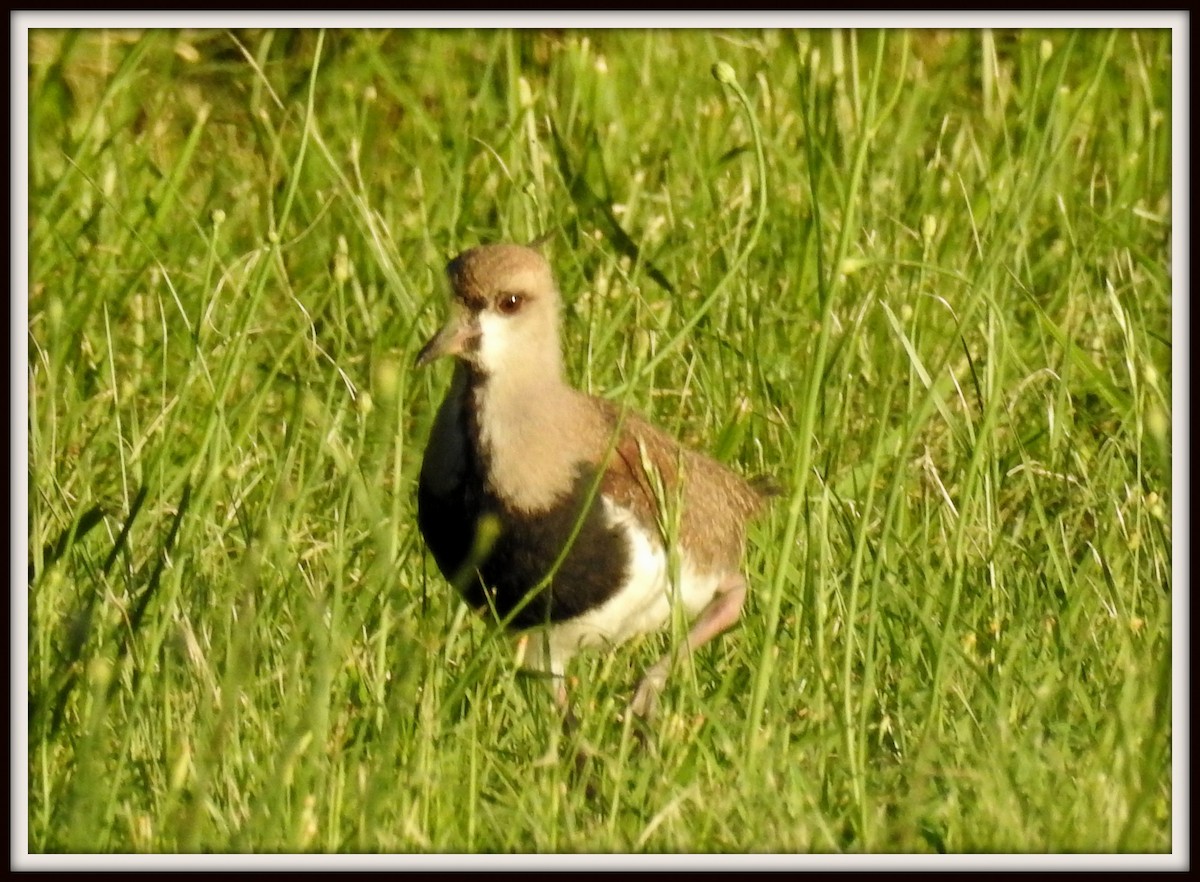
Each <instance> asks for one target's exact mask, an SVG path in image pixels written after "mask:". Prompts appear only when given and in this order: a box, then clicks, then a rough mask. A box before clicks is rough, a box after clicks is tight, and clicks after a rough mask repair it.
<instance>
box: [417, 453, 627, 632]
mask: <svg viewBox="0 0 1200 882" xmlns="http://www.w3.org/2000/svg"><path fill="white" fill-rule="evenodd" d="M470 449H471V446H470V445H467V450H468V451H469V450H470ZM462 465H463V466H465V467H464V468H463V470H462V472H461V473H460V474H461V480H459V481H457V482H456V483H455V484H454V485H453V487H452V488H447V490H448V492H442V493H435V492H434V491H433V489H432V488H431V487H430V486H428V484H427V482H426V481H424V480H423V481H422V482H421V484H420V486H419V488H418V491H417V522H418V524H419V526H420V528H421V533H422V534H423V535H424V537H425V541H426V543H427V544H428V545H429V549H430V551H431V552H432V553H433V557H434V560H436V561H437V564H438V568H439V569H440V570H441V571H442V574H443V575H444V576H445V577H446V578H447V579H448V580H450V581H451V582H452V583H454V585H455V587H456V588H457V589H458V590H459V591H460V592H461V593H462V595H463V597H464V598H465V599H466V601H467V602H468V603H470V604H471V605H472V606H474V607H477V608H479V607H485V606H488V605H489V604H490V605H492V606H494V607H495V610H496V613H497V614H498V615H499V616H500V618H501V619H505V620H508V619H509V617H510V616H511V617H512V618H511V625H512V627H514V628H528V627H532V626H534V625H538V624H542V623H546V622H560V621H564V620H566V619H571V618H574V617H576V616H578V615H581V614H583V613H585V612H587V611H588V610H590V609H594V608H595V607H597V606H599V605H600V604H602V603H604V601H606V600H607V599H608V598H610V597H611V596H612V595H613V594H615V593H616V591H617V590H618V589H619V588H620V586H621V585H622V584H623V583H624V581H625V579H626V576H627V573H628V570H629V557H630V551H629V543H628V539H627V538H626V536H625V535H624V533H623V532H622V530H621V528H619V527H615V526H613V525H611V524H610V523H608V519H607V518H606V517H605V516H604V509H603V506H602V503H601V501H600V495H599V492H598V489H597V488H596V486H595V485H596V481H597V474H596V470H595V469H594V468H592V467H590V466H587V465H581V466H580V467H579V469H578V470H577V472H576V476H575V480H574V482H573V484H572V486H571V487H570V488H569V489H568V490H567V492H565V493H564V494H563V495H562V496H561V497H559V499H558V501H557V502H556V503H555V504H554V505H553V506H551V507H550V508H549V509H547V510H545V511H542V512H537V513H533V514H530V513H527V512H520V511H515V510H513V509H512V508H511V507H509V506H507V505H505V504H504V502H503V501H502V500H500V499H499V498H497V497H496V495H495V494H493V493H491V492H489V491H488V489H487V487H486V482H485V481H484V480H483V479H482V475H481V472H482V469H481V467H480V463H479V461H478V459H477V458H476V457H475V456H473V455H471V454H468V455H467V461H466V462H464V463H462ZM489 524H490V526H489ZM477 542H478V544H479V547H476V543H477ZM564 551H565V554H564ZM560 558H561V560H560Z"/></svg>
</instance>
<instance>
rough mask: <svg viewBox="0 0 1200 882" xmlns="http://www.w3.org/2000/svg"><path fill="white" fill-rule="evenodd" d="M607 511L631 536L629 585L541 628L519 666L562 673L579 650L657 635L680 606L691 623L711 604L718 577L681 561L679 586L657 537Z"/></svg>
mask: <svg viewBox="0 0 1200 882" xmlns="http://www.w3.org/2000/svg"><path fill="white" fill-rule="evenodd" d="M604 507H605V511H606V513H607V514H608V516H609V518H610V519H611V520H612V522H613V523H614V524H617V525H620V526H621V527H622V528H623V529H624V530H625V532H626V534H627V535H628V537H629V543H630V560H629V574H628V578H627V580H626V582H625V584H624V585H623V586H622V587H621V588H620V590H618V591H617V593H616V594H614V595H613V596H612V597H610V598H609V599H608V600H607V601H605V602H604V603H603V604H601V605H600V606H598V607H596V608H595V609H593V610H590V611H589V612H586V613H584V614H583V615H581V616H578V617H576V618H574V619H571V620H569V621H566V622H560V623H558V624H555V625H551V626H550V627H548V628H539V629H536V630H534V631H531V632H529V633H528V634H526V635H524V636H523V637H522V640H521V645H520V651H519V662H520V663H521V664H522V665H524V666H525V667H528V668H533V669H536V670H540V671H545V672H548V673H554V674H559V675H561V674H562V673H564V671H565V668H566V664H567V662H568V661H569V660H570V658H571V656H573V655H574V654H575V653H576V652H578V651H579V650H581V649H589V648H593V647H598V646H613V645H616V644H618V643H622V642H624V641H625V640H628V639H629V638H631V637H635V636H637V635H639V634H649V633H651V632H653V631H657V630H658V629H659V628H661V627H663V626H664V625H666V624H667V623H668V622H669V621H670V620H671V609H672V606H673V605H674V604H676V603H677V604H678V605H679V606H680V608H681V609H682V611H683V614H684V617H685V618H686V619H691V618H692V617H694V616H695V615H696V614H697V613H699V612H700V610H702V609H704V607H705V606H707V605H708V602H709V601H710V600H712V598H713V595H714V594H715V593H716V591H717V588H718V586H719V585H720V584H721V577H720V575H719V574H715V573H702V572H699V571H697V570H696V569H695V568H694V567H691V566H689V565H688V564H687V563H686V562H684V563H682V564H681V566H680V572H679V582H678V584H677V585H672V584H671V574H670V562H669V560H668V557H667V551H666V549H665V548H664V547H663V545H662V543H661V542H660V541H659V537H658V535H657V534H651V533H648V532H646V530H644V529H643V528H642V527H641V525H640V524H638V523H637V521H636V520H635V519H634V518H633V516H632V515H630V514H629V513H628V512H625V511H622V510H620V509H618V508H615V507H613V506H612V505H610V504H609V503H608V501H607V500H605V502H604Z"/></svg>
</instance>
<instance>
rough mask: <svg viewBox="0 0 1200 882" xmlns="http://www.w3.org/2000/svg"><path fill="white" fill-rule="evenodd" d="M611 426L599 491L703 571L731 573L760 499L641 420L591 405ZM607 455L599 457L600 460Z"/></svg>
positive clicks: (598, 402)
mask: <svg viewBox="0 0 1200 882" xmlns="http://www.w3.org/2000/svg"><path fill="white" fill-rule="evenodd" d="M592 400H593V402H595V406H596V407H597V409H598V410H599V412H600V413H601V414H602V415H603V416H604V418H605V420H606V421H607V423H608V426H609V430H608V433H607V440H608V441H609V442H610V444H611V440H612V433H613V432H614V431H616V433H617V435H616V444H615V446H614V447H613V449H612V453H611V455H610V456H609V458H608V460H607V463H606V468H605V473H604V479H603V484H602V489H603V491H604V492H605V493H606V494H607V495H608V496H610V497H611V498H612V499H613V500H614V501H615V502H618V503H619V504H621V505H623V506H625V507H627V508H629V509H630V510H631V511H632V512H633V514H634V516H635V517H636V518H637V519H638V521H639V522H640V523H641V524H642V525H643V526H644V527H645V528H646V529H647V530H648V531H650V532H651V533H653V534H655V535H660V536H662V535H664V534H665V535H667V536H672V535H676V536H677V537H678V540H679V542H680V544H681V545H682V547H683V548H684V549H685V550H686V551H687V553H688V555H689V557H690V558H691V559H692V560H694V561H695V562H696V564H698V565H699V566H700V567H702V568H703V569H727V568H729V569H731V568H736V567H737V566H738V565H739V562H740V560H741V556H742V551H743V547H744V545H745V534H746V522H747V521H748V520H749V519H750V518H751V517H753V516H754V515H755V514H756V513H757V512H758V511H760V510H761V508H762V506H763V502H764V498H763V496H762V494H760V493H759V492H758V491H757V490H756V489H755V488H754V487H752V486H751V485H750V484H749V483H748V482H747V481H746V480H745V479H743V478H742V477H741V476H739V475H737V474H735V473H733V472H732V471H730V470H729V469H727V468H726V467H725V466H723V465H721V464H720V463H719V462H717V461H716V460H714V459H712V458H711V457H708V456H705V455H704V454H702V453H698V452H696V451H694V450H689V449H688V448H686V447H684V446H683V445H682V444H680V443H679V442H678V441H676V440H675V439H674V438H672V437H671V436H670V435H668V434H667V433H666V432H664V431H662V430H661V429H659V428H657V427H656V426H654V425H652V424H651V423H650V422H649V421H648V420H646V419H645V418H644V417H642V416H641V415H640V414H638V413H636V412H634V411H631V410H627V409H626V410H622V408H621V406H620V405H618V404H615V403H613V402H611V401H607V400H605V399H600V398H595V399H592ZM605 452H607V447H606V450H605V451H602V452H600V456H603V455H604V453H605Z"/></svg>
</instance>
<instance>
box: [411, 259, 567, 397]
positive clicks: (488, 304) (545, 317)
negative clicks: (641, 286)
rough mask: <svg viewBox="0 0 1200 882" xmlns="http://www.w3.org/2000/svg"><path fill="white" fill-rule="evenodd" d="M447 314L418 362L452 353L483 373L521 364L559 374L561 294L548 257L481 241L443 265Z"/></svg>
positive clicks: (512, 367)
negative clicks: (448, 294)
mask: <svg viewBox="0 0 1200 882" xmlns="http://www.w3.org/2000/svg"><path fill="white" fill-rule="evenodd" d="M446 276H447V278H448V279H449V281H450V291H451V302H450V317H449V319H448V320H447V322H446V324H445V325H444V326H443V327H442V329H441V330H440V331H439V332H438V333H437V334H436V335H435V336H434V337H433V339H431V340H430V341H429V342H428V343H426V344H425V346H424V347H423V348H422V349H421V352H420V353H419V354H418V355H417V365H418V366H421V365H425V364H428V363H429V362H431V361H433V360H434V359H436V358H439V357H440V356H443V355H454V356H456V357H458V358H459V359H461V360H462V361H464V362H466V363H467V364H468V365H469V366H470V367H471V368H472V369H473V370H475V371H478V372H480V373H484V374H487V375H492V374H498V373H506V372H510V371H513V370H516V369H520V368H521V367H522V366H524V367H527V368H528V369H530V370H538V371H553V372H554V373H556V374H558V373H561V365H562V355H561V352H560V351H559V341H558V309H559V295H558V289H557V287H556V286H555V284H554V277H553V275H552V273H551V271H550V265H549V264H548V263H547V262H546V259H545V258H544V257H543V256H542V255H541V254H540V253H539V252H537V251H536V250H534V249H533V248H527V247H525V246H523V245H481V246H479V247H477V248H471V249H469V250H467V251H464V252H463V253H462V254H460V255H458V257H456V258H454V259H453V260H451V261H450V263H449V264H448V265H447V266H446Z"/></svg>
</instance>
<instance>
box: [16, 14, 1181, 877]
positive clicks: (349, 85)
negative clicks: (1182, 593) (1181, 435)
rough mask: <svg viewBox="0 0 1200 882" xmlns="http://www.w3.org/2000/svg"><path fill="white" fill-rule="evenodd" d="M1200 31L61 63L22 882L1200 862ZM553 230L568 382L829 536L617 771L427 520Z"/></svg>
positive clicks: (925, 35)
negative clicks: (451, 292) (43, 865)
mask: <svg viewBox="0 0 1200 882" xmlns="http://www.w3.org/2000/svg"><path fill="white" fill-rule="evenodd" d="M1170 37H1171V35H1170V32H1169V31H1165V30H1161V31H1155V30H1144V31H1124V30H1122V31H1099V30H1084V31H1072V32H1067V31H1036V30H1029V31H1014V32H1002V31H989V30H961V31H918V30H914V31H899V30H895V31H860V32H854V31H788V30H769V31H701V30H695V31H688V30H680V31H673V30H672V31H669V30H662V31H654V30H647V31H637V30H607V31H570V30H565V31H564V30H560V31H471V30H458V31H450V30H416V31H382V30H354V31H351V30H331V31H315V30H296V31H277V30H245V31H232V32H231V31H219V30H212V31H190V30H189V31H163V30H152V31H144V32H142V31H139V32H130V31H113V30H108V31H99V30H54V31H50V30H34V31H31V32H30V34H29V72H28V75H29V108H28V111H29V168H28V172H29V291H28V297H29V313H28V316H29V322H28V341H29V363H28V388H29V421H28V431H29V444H28V470H29V521H28V532H29V540H28V550H29V584H28V595H27V597H28V636H29V640H28V644H29V645H28V649H29V669H28V692H29V718H28V732H29V755H28V760H27V766H28V848H29V850H30V851H32V852H60V853H66V852H96V851H99V852H158V851H169V852H174V851H205V852H268V853H278V852H292V851H328V852H463V851H466V852H481V851H483V852H592V851H601V852H608V851H642V852H679V851H688V852H695V851H699V852H717V851H751V852H775V851H782V852H841V851H849V852H863V853H865V852H870V853H877V852H919V853H928V852H960V851H974V852H1011V851H1015V852H1041V851H1054V852H1110V851H1121V852H1164V851H1169V850H1171V848H1172V846H1173V843H1172V841H1171V822H1172V818H1171V807H1172V791H1171V764H1172V756H1171V752H1170V736H1171V711H1170V707H1171V652H1170V650H1171V640H1170V636H1171V624H1172V623H1171V587H1172V586H1171V547H1172V543H1171V518H1170V511H1171V503H1172V499H1171V496H1172V494H1171V477H1172V475H1171V446H1170V428H1171V419H1170V415H1171V408H1170V398H1171V388H1172V372H1171V344H1172V340H1171V278H1170V257H1171V255H1170V247H1169V243H1170V234H1171V198H1172V192H1171V135H1170V133H1171V127H1172V125H1173V120H1172V117H1171V69H1172V57H1171V39H1170ZM717 62H723V63H725V64H728V65H729V68H728V69H725V68H722V71H723V72H725V73H726V74H732V78H733V79H732V80H730V78H729V77H728V76H726V82H724V83H723V82H721V81H720V80H719V79H714V77H713V75H712V68H713V65H714V63H717ZM739 90H741V91H739ZM739 96H742V97H739ZM743 98H744V101H743ZM545 231H553V232H554V233H555V238H554V239H553V240H552V243H551V245H550V246H549V248H548V254H549V256H550V258H551V260H552V262H553V264H554V265H555V267H556V272H557V275H558V280H559V283H560V286H561V288H562V290H563V292H564V295H565V299H566V303H567V306H566V310H565V328H564V339H565V342H566V356H567V364H568V370H569V373H570V375H571V377H572V379H573V380H574V381H576V382H577V383H579V384H580V385H582V386H584V387H586V388H588V389H590V390H592V391H595V392H598V393H607V394H621V395H628V396H629V397H630V399H631V400H632V401H633V402H634V403H635V404H636V405H637V406H638V407H639V408H641V409H642V410H644V411H645V412H647V413H649V414H650V415H651V416H652V417H653V418H654V419H655V420H657V421H658V422H660V423H661V424H663V425H664V426H665V427H666V428H668V429H670V430H671V431H673V432H675V433H677V434H678V435H679V436H681V437H682V438H684V439H685V440H686V441H688V442H689V443H692V444H694V445H696V446H698V447H701V448H703V449H707V450H710V451H712V452H713V453H715V454H716V455H717V456H718V457H720V458H721V459H723V460H724V461H727V462H729V463H731V464H732V465H733V466H734V467H735V468H738V469H740V470H742V471H744V472H746V473H760V472H765V473H769V474H772V475H775V476H776V477H777V478H779V479H780V480H781V482H783V483H784V484H785V485H786V486H787V488H788V489H787V493H786V495H785V497H784V498H783V499H781V500H780V501H779V503H778V504H777V505H776V508H775V510H774V512H773V513H772V515H771V517H769V518H767V519H766V520H765V521H764V522H763V523H762V524H761V525H760V526H759V528H758V529H757V531H756V533H755V535H754V537H753V542H752V551H751V554H750V568H751V569H750V574H751V585H752V589H751V599H750V601H749V604H748V607H747V611H746V615H745V616H744V619H743V623H742V625H741V626H740V627H739V628H738V629H737V630H736V631H734V632H732V633H730V634H728V635H726V636H724V637H723V638H722V639H720V640H718V641H716V642H714V644H712V645H711V646H710V647H706V648H705V649H704V650H703V651H702V652H700V653H698V654H697V655H696V657H695V658H694V659H693V660H692V663H691V665H690V666H689V667H688V668H687V670H686V671H685V672H681V675H680V676H677V677H676V678H675V680H674V681H673V682H672V684H671V685H670V687H669V689H668V691H667V693H666V695H665V696H664V702H663V707H662V715H661V718H660V720H659V721H658V723H657V727H656V731H655V732H654V735H653V737H652V739H651V746H650V749H649V750H648V751H645V752H640V751H639V750H637V749H635V747H634V742H633V741H632V740H631V738H630V737H629V736H630V733H629V731H628V730H627V728H625V727H624V726H623V725H622V723H621V722H620V720H619V719H618V714H619V710H620V708H621V707H622V705H623V703H624V701H625V700H627V698H628V694H629V690H631V689H632V687H633V684H634V683H635V681H636V677H637V673H638V672H639V671H641V670H643V669H644V667H645V666H646V664H648V663H649V662H650V661H651V660H652V659H653V658H655V657H656V655H657V654H658V653H659V652H661V651H662V649H663V648H664V645H665V644H664V641H665V640H667V639H669V635H663V636H661V637H656V638H648V639H646V640H644V641H640V642H638V643H636V644H633V645H630V646H626V647H623V648H621V649H619V650H617V651H615V652H613V653H611V654H607V655H599V656H591V657H584V658H581V659H579V660H578V661H577V662H576V663H575V665H574V666H573V669H572V674H573V677H574V679H575V681H576V682H575V684H574V688H575V691H576V694H577V697H578V700H579V702H580V706H581V709H582V713H581V716H582V717H583V720H582V726H581V730H580V732H579V734H578V738H579V739H581V740H585V741H586V742H587V743H588V744H590V745H592V746H593V747H595V748H596V749H597V751H598V754H597V756H596V757H595V758H593V760H592V761H591V762H590V763H589V765H588V766H587V767H586V768H585V769H584V770H583V771H582V772H580V771H577V770H576V768H575V765H574V763H573V762H571V761H570V756H571V755H572V751H573V747H574V745H573V744H561V745H557V747H558V754H559V756H560V757H561V759H560V760H559V761H558V762H544V763H538V762H536V760H537V759H538V758H539V757H542V756H543V755H544V754H546V751H547V747H548V746H551V747H553V746H555V739H556V732H557V728H558V721H557V718H556V716H555V714H554V712H553V706H552V702H551V701H550V697H549V695H548V693H547V691H546V690H545V689H544V688H543V687H542V685H541V684H538V683H529V682H526V680H525V679H524V678H522V677H520V676H518V675H517V674H516V672H515V671H514V670H513V665H512V659H511V650H510V649H509V647H508V644H507V643H506V642H505V641H504V640H498V639H495V635H494V632H492V631H491V630H490V629H489V628H488V627H487V625H486V623H484V622H482V621H479V620H477V619H476V618H475V617H474V616H471V615H468V614H467V613H466V611H465V610H464V609H463V607H462V605H461V604H460V602H459V601H458V600H457V598H456V597H455V596H454V594H453V592H452V591H451V590H450V589H449V588H448V587H447V586H446V585H445V583H444V582H443V581H442V580H441V578H440V576H439V575H438V574H437V571H436V568H435V567H434V566H433V564H432V562H431V561H430V560H429V559H428V557H427V556H426V555H425V553H424V551H423V547H422V544H421V541H420V538H419V536H418V534H417V532H416V527H415V521H414V500H413V496H414V490H415V478H416V469H417V467H418V464H419V461H420V455H421V451H422V449H423V447H424V443H425V438H426V435H427V433H428V429H429V424H430V421H431V418H432V414H433V410H434V408H435V407H436V404H437V402H438V401H439V400H440V396H441V394H442V392H443V389H444V386H445V384H446V382H447V379H448V373H447V372H448V368H447V367H446V366H443V367H440V368H435V369H433V370H429V371H423V372H419V373H418V372H413V371H411V370H410V369H409V365H410V364H411V361H412V359H413V357H414V356H415V353H416V350H417V347H418V346H419V344H420V342H421V341H422V340H423V339H424V338H425V337H427V336H428V335H429V334H430V333H432V331H433V330H434V329H435V327H436V326H437V324H438V322H439V319H440V317H441V316H442V314H443V313H442V306H443V303H444V296H445V290H444V283H443V280H442V276H441V273H442V267H443V265H444V263H445V261H446V259H447V258H448V257H450V256H451V255H453V254H454V253H455V252H457V251H458V250H460V249H461V248H463V247H467V246H470V245H473V244H476V243H478V242H483V241H497V240H516V241H525V240H529V239H532V238H533V237H534V236H535V235H537V234H539V233H542V232H545ZM1174 845H1175V846H1176V847H1177V846H1178V843H1175V844H1174Z"/></svg>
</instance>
